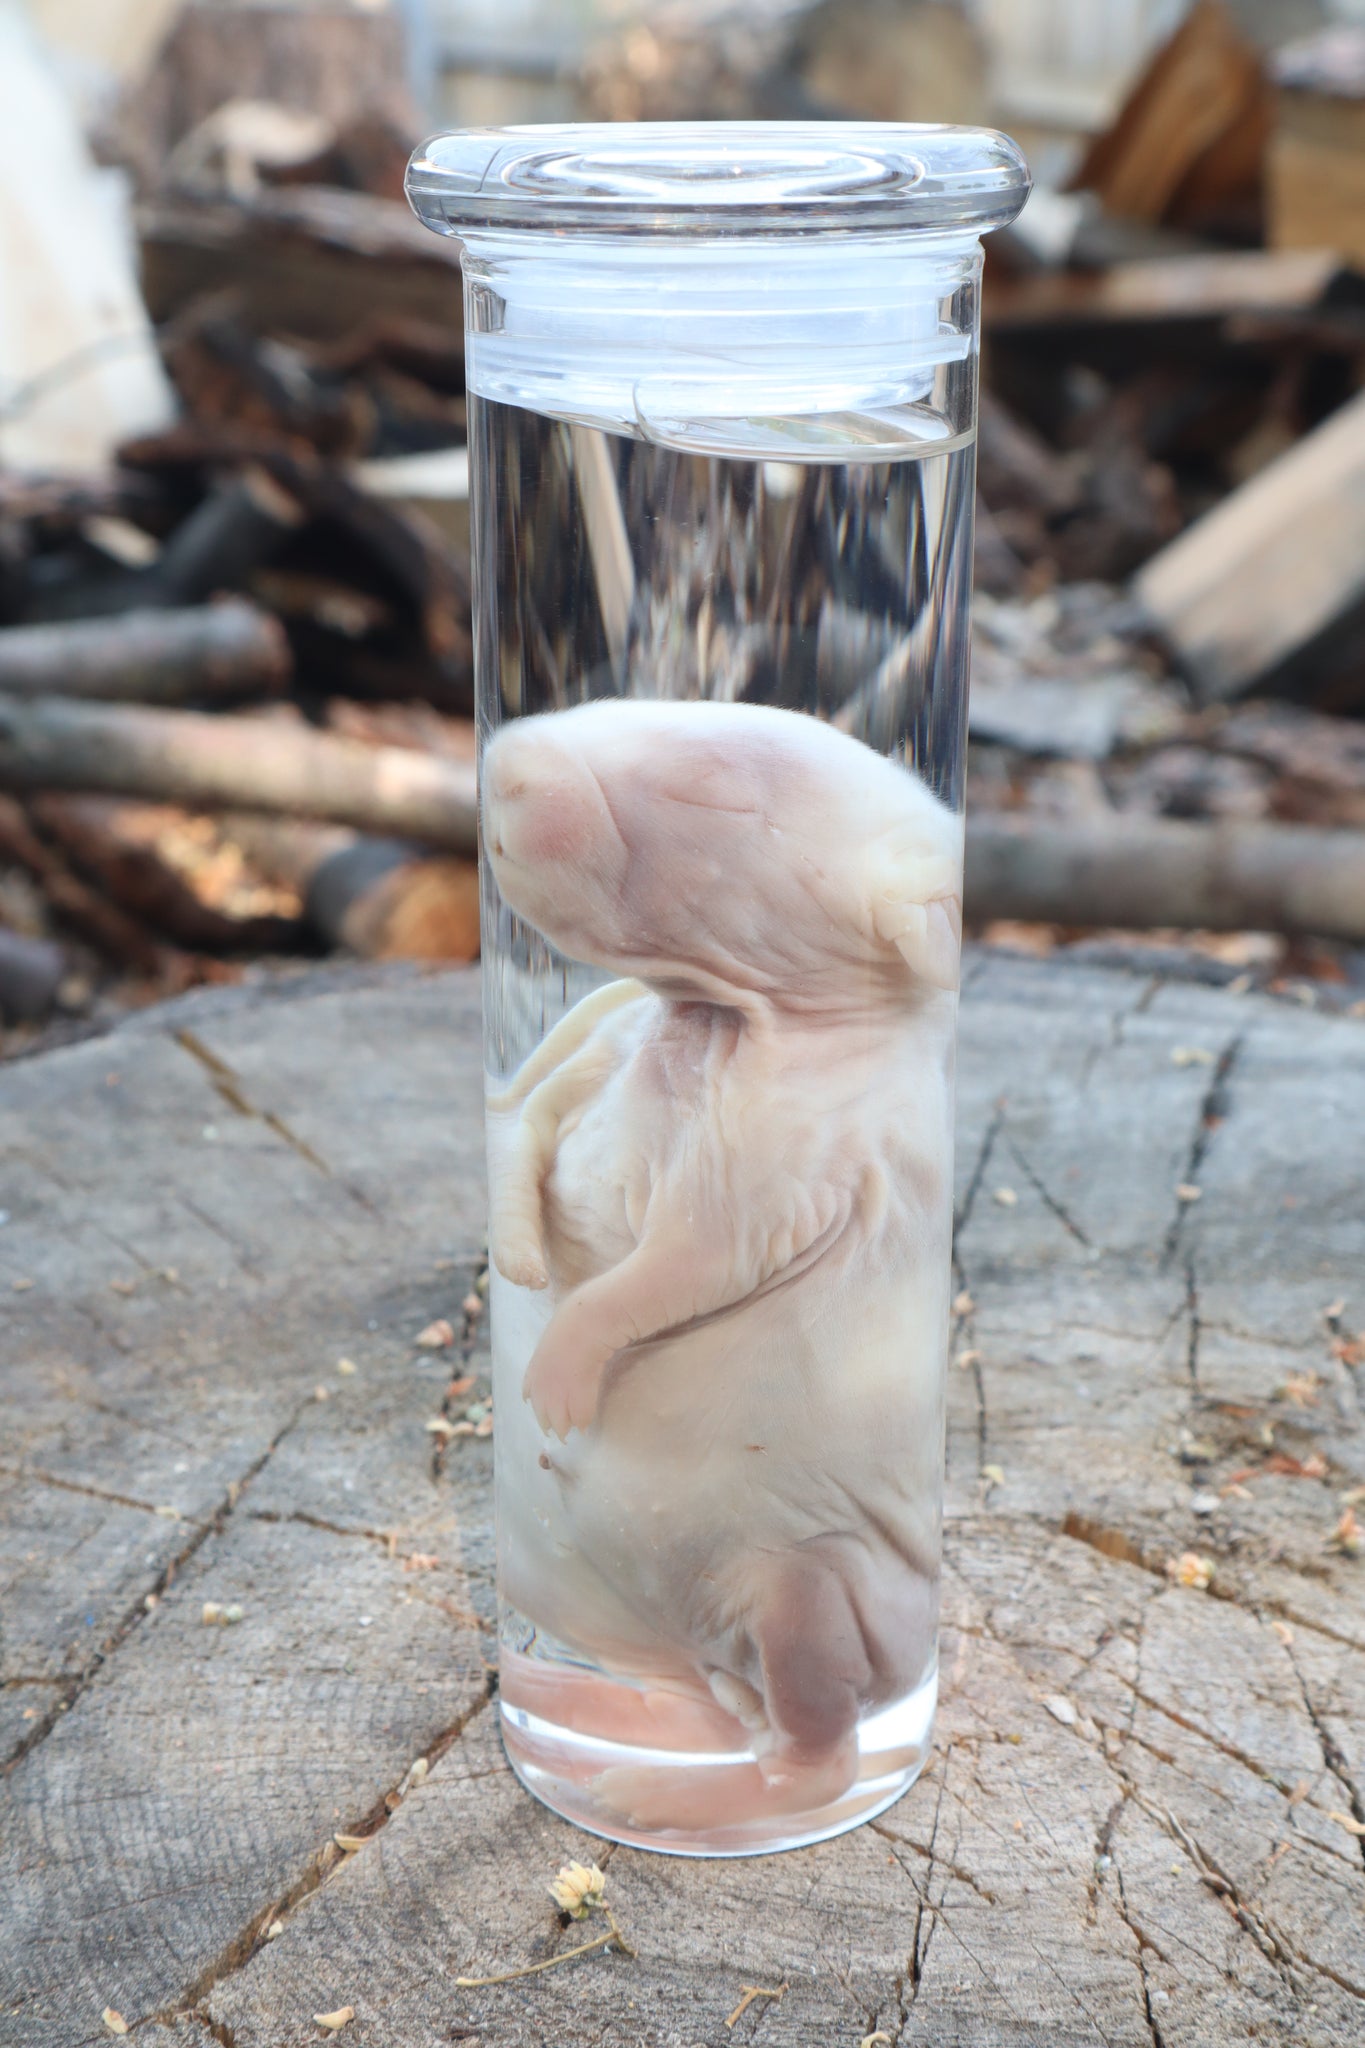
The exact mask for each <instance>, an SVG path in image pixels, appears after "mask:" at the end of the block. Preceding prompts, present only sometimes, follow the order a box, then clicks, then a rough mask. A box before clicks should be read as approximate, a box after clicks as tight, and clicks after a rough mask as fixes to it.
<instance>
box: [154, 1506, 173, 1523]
mask: <svg viewBox="0 0 1365 2048" xmlns="http://www.w3.org/2000/svg"><path fill="white" fill-rule="evenodd" d="M152 1512H153V1514H156V1515H160V1517H161V1519H162V1521H163V1522H178V1521H179V1520H180V1510H179V1508H169V1507H160V1508H153V1510H152Z"/></svg>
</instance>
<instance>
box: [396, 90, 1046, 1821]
mask: <svg viewBox="0 0 1365 2048" xmlns="http://www.w3.org/2000/svg"><path fill="white" fill-rule="evenodd" d="M1027 190H1028V175H1027V172H1026V170H1025V167H1024V165H1023V162H1022V160H1021V158H1020V157H1019V155H1018V152H1017V151H1016V150H1015V149H1014V147H1013V145H1012V144H1010V143H1009V142H1007V141H1006V140H1005V139H1004V138H1002V137H1000V136H998V135H992V134H986V133H977V132H971V131H965V130H957V129H948V128H905V127H896V128H891V127H861V126H860V127H852V126H843V125H823V124H822V125H819V126H787V125H772V126H731V125H723V126H714V127H709V126H708V127H656V128H630V127H619V128H564V129H535V128H523V129H515V130H505V131H501V132H498V131H485V132H480V133H472V134H463V135H454V136H447V137H444V138H442V139H440V140H438V141H435V142H432V143H430V144H428V145H427V146H426V148H425V149H423V150H421V151H419V153H418V155H417V156H416V157H415V158H414V160H413V165H412V169H411V171H410V174H409V192H410V195H411V198H412V201H413V204H414V206H415V207H416V210H417V211H418V213H419V214H420V215H421V217H422V218H423V219H424V220H425V221H427V222H428V223H429V224H430V225H431V226H432V227H434V228H436V229H438V230H439V231H441V232H443V233H448V234H454V235H458V236H459V238H460V240H461V241H462V243H463V246H464V269H465V279H466V302H467V310H468V333H467V373H468V384H469V435H470V450H471V478H470V481H471V494H472V505H471V516H472V531H473V589H474V650H475V664H476V672H477V686H478V711H479V724H480V739H481V749H482V792H483V841H484V975H485V991H486V997H485V1002H486V1054H487V1065H488V1089H489V1095H488V1126H489V1169H490V1183H491V1214H490V1252H491V1259H492V1268H493V1277H492V1303H491V1308H492V1341H493V1360H494V1366H493V1371H494V1412H495V1414H496V1417H497V1428H496V1432H495V1446H496V1473H497V1520H498V1571H499V1592H500V1600H501V1619H502V1636H501V1712H502V1725H503V1733H504V1739H505V1741H506V1745H507V1750H508V1754H509V1755H510V1757H511V1759H512V1762H513V1764H514V1766H515V1768H516V1770H517V1772H518V1773H519V1775H520V1776H521V1777H522V1779H523V1780H524V1782H525V1783H526V1784H527V1785H528V1786H529V1787H530V1788H531V1789H532V1790H533V1791H534V1792H536V1793H537V1794H538V1795H539V1796H540V1797H541V1798H542V1799H543V1800H545V1802H546V1803H547V1804H548V1805H550V1806H552V1807H554V1808H555V1809H556V1810H557V1811H559V1812H560V1813H563V1814H566V1815H567V1816H569V1817H570V1818H571V1819H573V1820H575V1821H577V1822H579V1823H580V1824H581V1825H583V1826H584V1827H587V1828H589V1829H592V1830H595V1831H597V1832H598V1833H601V1834H605V1835H608V1836H612V1837H614V1838H615V1839H617V1840H621V1841H627V1842H635V1843H639V1844H642V1845H645V1846H648V1847H654V1848H659V1849H667V1850H672V1851H675V1852H678V1853H695V1854H741V1853H746V1852H751V1851H754V1850H762V1849H775V1848H783V1847H788V1846H792V1845H794V1844H796V1843H802V1842H810V1841H815V1840H819V1839H821V1838H823V1837H824V1836H827V1835H831V1834H835V1833H837V1832H839V1831H840V1830H842V1829H844V1828H846V1827H849V1826H852V1825H853V1824H854V1823H855V1822H857V1821H859V1820H862V1819H866V1818H867V1817H869V1816H870V1815H872V1814H874V1813H877V1812H879V1811H880V1810H881V1809H882V1808H884V1807H885V1806H887V1805H889V1804H890V1802H891V1801H892V1800H894V1799H895V1798H897V1797H898V1796H899V1794H900V1793H901V1792H903V1791H904V1790H905V1788H906V1787H907V1786H908V1785H909V1784H910V1783H911V1782H912V1781H913V1779H914V1778H915V1776H916V1774H917V1773H918V1771H919V1770H920V1768H921V1766H922V1764H923V1761H924V1757H925V1754H926V1749H927V1745H928V1742H929V1737H930V1731H931V1727H932V1721H933V1710H934V1699H935V1688H936V1641H937V1615H938V1578H939V1526H940V1513H941V1496H942V1463H943V1381H944V1368H945V1363H946V1353H947V1335H948V1322H949V1300H950V1260H951V1227H952V1201H951V1188H952V1109H953V1104H952V1072H953V1052H954V1033H955V1022H956V988H957V981H958V955H959V949H960V934H961V872H962V819H961V806H962V786H963V754H964V746H965V735H966V688H967V647H968V603H969V597H970V590H971V560H972V507H973V473H974V455H975V429H976V369H977V349H978V287H979V280H980V268H981V248H980V236H981V235H982V234H983V233H984V232H986V231H987V230H988V229H990V228H993V227H997V226H999V225H1001V224H1002V223H1004V222H1005V221H1008V220H1010V219H1012V218H1013V217H1014V215H1015V214H1016V213H1017V212H1018V210H1019V208H1020V206H1021V205H1022V204H1023V201H1024V199H1025V197H1026V195H1027Z"/></svg>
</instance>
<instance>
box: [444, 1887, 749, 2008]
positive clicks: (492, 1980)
mask: <svg viewBox="0 0 1365 2048" xmlns="http://www.w3.org/2000/svg"><path fill="white" fill-rule="evenodd" d="M602 1911H603V1912H604V1913H605V1914H606V1916H607V1919H608V1920H609V1921H610V1923H611V1925H610V1927H609V1929H608V1932H607V1933H606V1934H599V1935H598V1936H597V1938H596V1940H595V1941H584V1942H580V1943H579V1945H578V1947H577V1948H566V1949H565V1951H564V1953H563V1954H562V1955H558V1956H550V1957H548V1958H547V1959H546V1961H545V1962H543V1963H523V1964H522V1966H521V1968H520V1969H519V1970H499V1971H498V1973H497V1974H496V1976H493V1977H457V1978H456V1979H455V1983H456V1986H457V1988H458V1989H459V1990H461V1991H476V1990H478V1989H479V1988H480V1987H481V1986H483V1985H485V1984H510V1983H512V1981H513V1979H514V1978H517V1977H534V1976H536V1975H537V1973H538V1972H539V1971H541V1970H557V1969H558V1968H559V1965H560V1964H561V1963H571V1962H572V1961H573V1959H574V1957H575V1956H586V1955H591V1954H592V1951H593V1950H594V1949H595V1948H608V1947H609V1946H610V1945H611V1943H612V1942H615V1944H616V1946H617V1947H618V1948H619V1949H620V1951H621V1953H622V1955H624V1956H629V1957H630V1958H631V1960H632V1961H634V1958H635V1950H634V1949H633V1948H632V1947H631V1946H630V1943H629V1942H628V1941H627V1940H626V1938H625V1936H624V1934H622V1932H621V1930H620V1928H619V1927H618V1926H617V1924H616V1921H615V1919H614V1918H613V1917H612V1914H611V1911H610V1909H609V1908H608V1907H606V1906H603V1908H602ZM765 1995H770V1994H765Z"/></svg>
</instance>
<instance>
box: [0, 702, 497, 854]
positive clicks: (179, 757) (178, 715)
mask: <svg viewBox="0 0 1365 2048" xmlns="http://www.w3.org/2000/svg"><path fill="white" fill-rule="evenodd" d="M0 788H6V789H22V790H35V789H88V790H102V791H106V792H108V793H109V794H111V795H117V796H145V797H152V798H155V799H158V800H161V801H168V802H172V803H183V804H186V805H188V806H189V807H191V808H198V809H214V808H227V809H234V810H261V811H282V812H285V813H287V814H289V815H291V816H296V817H301V818H324V819H327V820H329V821H330V822H332V823H335V824H344V825H356V826H359V827H360V828H361V829H362V830H364V831H371V832H377V833H381V834H384V835H388V836H391V835H398V834H402V835H403V836H405V837H410V838H415V839H420V840H423V841H425V842H428V843H430V844H432V845H436V846H442V847H446V848H448V849H450V850H451V851H453V852H456V853H462V854H470V853H473V852H474V851H475V850H476V848H477V846H478V826H477V803H476V796H475V783H474V771H473V769H472V767H469V768H462V767H460V766H459V765H458V764H456V763H454V762H451V761H442V760H437V759H436V758H434V757H433V756H431V755H428V754H419V753H415V752H413V751H411V750H409V749H406V748H400V747H371V746H366V745H365V743H364V742H363V741H360V740H350V739H341V738H338V737H336V736H335V735H334V734H332V733H321V732H312V731H310V730H308V729H307V728H306V727H303V726H299V725H295V724H292V723H287V722H285V721H283V720H279V719H272V718H224V717H219V718H213V717H209V716H207V715H205V714H202V713H198V712H190V711H150V710H144V709H142V708H141V707H140V706H138V707H133V706H130V705H123V704H120V705H95V704H80V703H76V702H73V701H70V700H68V699H66V698H59V697H53V698H46V699H36V698H35V699H26V698H22V697H8V698H0Z"/></svg>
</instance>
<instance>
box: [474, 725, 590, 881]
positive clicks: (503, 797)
mask: <svg viewBox="0 0 1365 2048" xmlns="http://www.w3.org/2000/svg"><path fill="white" fill-rule="evenodd" d="M582 780H583V777H582V775H581V772H576V771H575V764H574V763H573V762H572V761H570V760H569V759H567V758H566V757H565V755H564V753H563V750H562V749H561V748H558V747H556V746H554V745H553V744H552V742H550V741H549V740H548V739H547V738H544V737H542V736H540V735H539V734H535V733H531V732H526V733H523V732H520V731H518V730H517V728H516V727H515V726H514V727H512V728H511V729H510V730H509V731H507V732H503V733H499V735H498V736H497V738H496V739H495V740H494V741H493V742H492V744H491V745H490V746H489V748H488V750H487V752H486V754H485V755H484V769H483V834H484V843H485V845H486V846H487V848H488V852H489V854H490V856H491V857H492V859H493V860H494V861H495V862H498V861H501V862H510V863H511V864H512V865H513V866H517V867H522V866H538V865H540V864H542V863H544V862H547V861H559V860H564V859H567V858H572V857H573V855H574V853H575V852H576V851H577V848H578V842H579V841H580V840H581V839H582V837H583V836H584V832H585V827H586V825H587V824H588V822H589V821H588V819H587V817H586V815H585V811H586V807H585V804H584V801H583V791H582V789H581V787H580V785H581V783H582Z"/></svg>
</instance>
